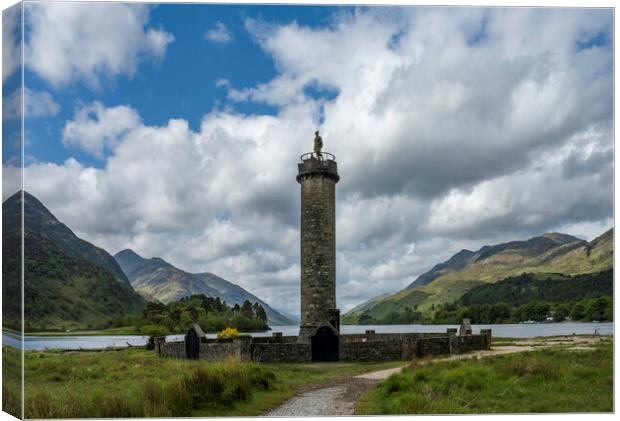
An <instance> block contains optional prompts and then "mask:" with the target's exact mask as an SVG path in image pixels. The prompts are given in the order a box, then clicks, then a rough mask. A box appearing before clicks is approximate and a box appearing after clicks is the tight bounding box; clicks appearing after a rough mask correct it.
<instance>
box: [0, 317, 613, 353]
mask: <svg viewBox="0 0 620 421" xmlns="http://www.w3.org/2000/svg"><path fill="white" fill-rule="evenodd" d="M447 328H458V325H376V326H375V325H368V326H353V325H344V326H341V328H340V332H341V333H343V334H347V333H364V331H366V330H374V331H375V332H376V333H414V332H445V331H446V329H447ZM472 328H473V331H474V333H478V332H479V331H480V329H493V336H494V337H509V338H533V337H536V336H560V335H572V334H573V333H574V334H577V335H583V334H590V335H591V334H593V333H594V331H595V330H596V329H598V332H599V334H600V335H613V331H614V324H613V323H612V322H609V323H536V324H504V325H473V326H472ZM272 332H282V334H283V335H284V336H294V335H297V333H299V326H296V325H292V326H274V327H273V329H272V330H270V331H265V332H253V333H250V335H252V336H271V334H272ZM207 336H208V337H209V338H214V337H215V333H211V334H207ZM182 339H183V335H170V336H168V337H167V340H168V341H179V340H182ZM147 340H148V337H147V336H139V335H127V336H118V335H117V336H26V337H25V340H24V349H25V350H26V351H41V350H44V349H100V348H107V347H126V346H127V344H129V345H132V346H143V345H145V344H146V341H147ZM2 344H3V345H8V346H13V347H15V348H21V342H20V337H19V336H18V335H15V334H13V333H9V332H2Z"/></svg>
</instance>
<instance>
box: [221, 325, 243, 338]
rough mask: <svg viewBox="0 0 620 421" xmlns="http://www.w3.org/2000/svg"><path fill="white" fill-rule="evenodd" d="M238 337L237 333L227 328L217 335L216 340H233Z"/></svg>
mask: <svg viewBox="0 0 620 421" xmlns="http://www.w3.org/2000/svg"><path fill="white" fill-rule="evenodd" d="M237 336H239V331H238V330H237V329H235V328H234V327H227V328H226V329H224V330H222V331H221V332H219V333H218V334H217V337H218V339H224V338H234V337H237Z"/></svg>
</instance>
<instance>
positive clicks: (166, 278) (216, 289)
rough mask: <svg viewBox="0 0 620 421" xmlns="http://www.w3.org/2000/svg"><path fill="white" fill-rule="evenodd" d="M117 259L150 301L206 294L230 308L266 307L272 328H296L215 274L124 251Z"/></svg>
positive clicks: (116, 256) (267, 306)
mask: <svg viewBox="0 0 620 421" xmlns="http://www.w3.org/2000/svg"><path fill="white" fill-rule="evenodd" d="M114 257H115V259H116V261H117V262H118V263H119V265H120V267H121V268H122V269H123V271H124V272H125V274H126V275H127V277H128V278H129V280H130V282H131V284H132V286H133V287H134V289H135V290H136V291H137V292H138V293H140V294H142V295H143V296H144V297H145V298H147V299H151V300H152V299H156V300H158V301H161V302H163V303H169V302H171V301H176V300H179V299H181V298H183V297H187V296H190V295H193V294H204V295H206V296H208V297H220V299H222V300H224V301H226V303H227V304H229V305H235V304H239V305H241V304H243V302H244V301H245V300H249V301H251V302H252V303H255V302H258V303H259V304H261V305H262V306H263V308H264V309H265V311H266V312H267V319H268V322H269V323H270V324H274V325H287V324H295V321H294V320H292V319H291V318H289V317H287V316H285V315H283V314H281V313H279V312H278V311H276V310H274V309H273V308H272V307H271V306H269V305H268V304H266V303H265V302H264V301H262V300H261V299H260V298H258V297H256V296H255V295H253V294H251V293H249V292H248V291H246V290H245V289H243V288H241V287H240V286H238V285H235V284H233V283H232V282H228V281H227V280H225V279H222V278H220V277H219V276H216V275H214V274H212V273H209V272H205V273H188V272H185V271H183V270H181V269H179V268H177V267H175V266H173V265H171V264H170V263H168V262H166V261H165V260H163V259H160V258H158V257H154V258H151V259H145V258H143V257H142V256H140V255H138V254H137V253H135V252H134V251H132V250H123V251H120V252H118V253H117V254H116V255H115V256H114Z"/></svg>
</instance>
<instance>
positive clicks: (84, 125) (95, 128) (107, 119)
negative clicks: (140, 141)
mask: <svg viewBox="0 0 620 421" xmlns="http://www.w3.org/2000/svg"><path fill="white" fill-rule="evenodd" d="M139 124H140V116H138V114H137V112H136V111H135V110H134V109H133V108H131V107H127V106H123V105H120V106H118V107H112V108H105V107H104V106H103V104H101V103H100V102H94V103H93V104H91V105H89V106H86V107H82V108H79V109H77V110H76V112H75V115H74V117H73V120H71V121H68V122H67V123H66V124H65V127H64V129H63V131H62V141H63V143H64V144H65V146H77V147H79V148H81V149H83V150H84V151H86V152H88V153H90V154H91V155H93V156H95V157H97V158H103V154H104V151H106V150H110V149H112V148H114V147H115V146H116V145H117V144H118V143H119V141H120V138H121V137H122V136H123V135H125V134H126V133H127V132H128V131H130V130H132V129H134V128H135V127H137V126H138V125H139Z"/></svg>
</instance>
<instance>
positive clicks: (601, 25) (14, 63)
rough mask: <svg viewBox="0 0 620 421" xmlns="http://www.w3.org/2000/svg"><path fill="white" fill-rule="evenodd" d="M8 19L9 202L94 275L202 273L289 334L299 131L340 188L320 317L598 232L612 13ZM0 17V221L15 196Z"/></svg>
mask: <svg viewBox="0 0 620 421" xmlns="http://www.w3.org/2000/svg"><path fill="white" fill-rule="evenodd" d="M24 10H25V18H24V19H25V37H24V39H25V45H24V66H25V67H24V80H25V91H24V96H25V117H24V118H25V121H24V139H25V148H24V149H25V156H24V162H25V169H24V187H25V189H26V190H27V191H29V192H30V193H32V194H34V195H35V196H36V197H37V198H39V199H40V200H41V201H42V202H43V203H44V204H45V205H46V206H47V207H48V208H49V209H50V210H51V211H52V212H53V213H54V214H55V215H56V216H57V217H58V218H59V219H60V220H61V221H62V222H64V223H65V224H67V225H68V226H69V227H70V228H71V229H73V230H74V232H75V233H76V234H77V235H79V236H80V237H82V238H84V239H86V240H88V241H90V242H92V243H94V244H96V245H98V246H101V247H103V248H105V249H106V250H107V251H108V252H110V253H116V252H118V251H120V250H122V249H125V248H131V249H133V250H134V251H136V252H137V253H139V254H140V255H142V256H144V257H154V256H157V257H161V258H163V259H165V260H167V261H169V262H170V263H172V264H174V265H175V266H177V267H179V268H181V269H183V270H187V271H192V272H201V271H209V272H212V273H215V274H217V275H219V276H221V277H223V278H225V279H227V280H229V281H231V282H234V283H237V284H239V285H241V286H242V287H244V288H246V289H247V290H249V291H250V292H252V293H254V294H256V295H258V296H259V297H261V299H263V300H265V301H266V302H268V303H269V304H271V305H272V306H274V307H275V308H277V309H280V310H283V311H285V312H287V313H291V314H298V313H299V275H300V267H299V218H300V215H299V212H300V210H299V206H300V203H299V201H300V199H299V195H300V192H299V185H298V184H297V182H296V181H295V175H296V171H297V162H298V160H299V156H300V155H301V154H302V153H305V152H309V151H311V150H312V146H313V138H314V131H315V130H317V129H318V130H320V131H321V135H322V137H323V141H324V150H326V151H328V152H331V153H333V154H334V155H335V156H336V159H337V161H338V167H339V173H340V177H341V180H340V182H339V183H338V185H337V205H336V208H337V210H336V226H337V228H336V230H337V302H338V307H339V308H340V309H341V310H342V311H346V310H348V309H350V308H352V307H353V306H355V305H356V304H359V303H360V302H362V301H365V300H367V299H369V298H371V297H374V296H377V295H380V294H383V293H385V292H396V291H398V290H400V289H401V288H403V287H405V286H407V285H409V284H410V283H411V282H413V281H414V280H415V279H416V277H417V276H419V275H420V274H422V273H424V272H426V271H428V270H429V269H430V268H431V267H433V266H434V265H435V264H437V263H439V262H441V261H443V260H446V259H447V258H449V257H450V256H452V255H453V254H455V253H457V252H458V251H460V250H461V249H463V248H467V249H470V250H476V249H478V248H480V247H482V246H483V245H485V244H495V243H500V242H505V241H511V240H517V239H527V238H531V237H533V236H536V235H540V234H542V233H545V232H550V231H561V232H564V233H568V234H572V235H576V236H578V237H581V238H584V239H588V240H591V239H593V238H595V237H596V236H598V235H600V234H602V233H603V232H604V231H605V230H607V229H609V228H610V227H611V226H612V225H613V117H612V115H613V114H612V112H613V90H612V86H613V85H612V83H613V53H612V48H613V39H612V37H613V35H612V24H613V22H612V17H613V16H612V10H611V9H557V8H556V9H554V8H535V9H534V8H481V7H458V8H457V7H442V8H434V7H326V6H264V5H256V6H249V5H232V6H230V5H229V6H225V5H217V6H216V5H205V4H193V5H190V4H161V5H153V4H136V3H134V4H127V3H62V2H53V3H52V2H50V3H33V2H28V3H25V9H24ZM7 13H9V14H7ZM7 16H9V18H7ZM10 16H11V15H10V12H5V19H3V40H4V47H5V48H3V120H4V125H3V127H4V129H3V135H4V138H5V145H4V147H3V148H4V149H3V151H4V160H3V182H4V186H5V188H4V189H3V194H4V197H3V199H5V198H6V196H7V195H8V194H10V193H11V191H10V188H7V186H10V185H11V182H13V184H14V180H15V179H16V178H15V177H17V176H18V174H19V173H18V165H16V163H15V162H14V161H11V160H10V159H9V158H8V157H10V155H11V154H10V145H13V144H14V142H13V143H11V142H10V141H7V140H6V139H10V135H11V133H10V130H11V129H15V127H19V125H18V124H17V122H19V109H20V106H19V98H20V93H21V91H20V90H19V80H20V61H21V60H20V56H19V51H20V48H19V36H18V35H19V28H18V27H15V26H14V25H12V24H11V23H15V22H17V21H18V19H10ZM13 131H15V130H13ZM7 145H9V146H7ZM7 152H8V153H7Z"/></svg>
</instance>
